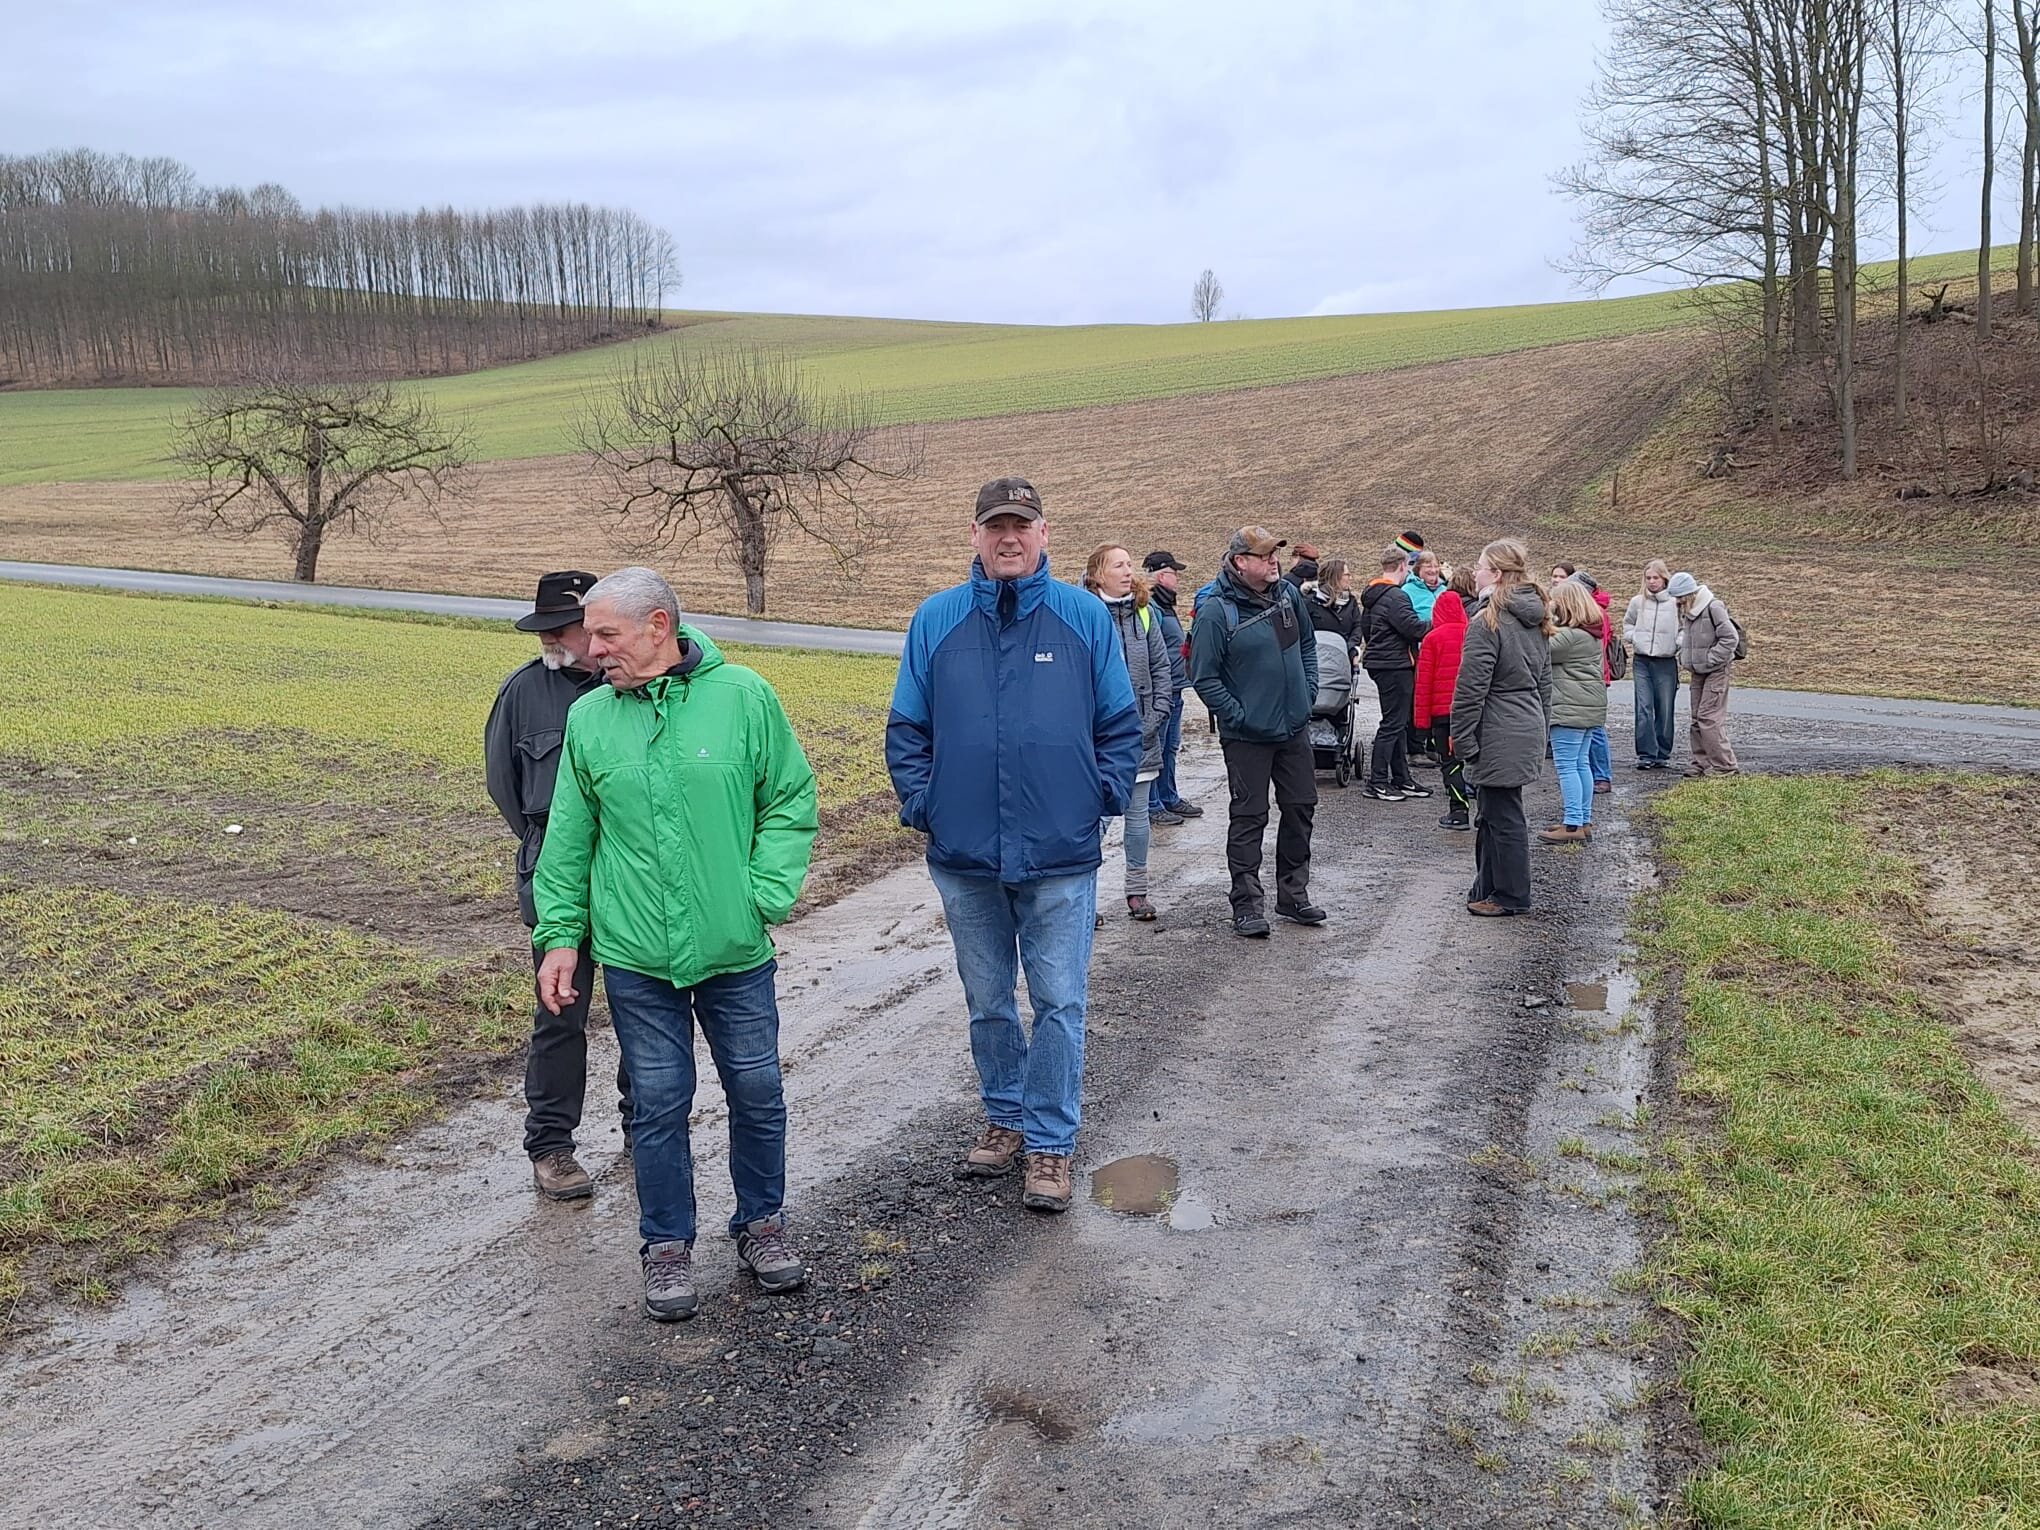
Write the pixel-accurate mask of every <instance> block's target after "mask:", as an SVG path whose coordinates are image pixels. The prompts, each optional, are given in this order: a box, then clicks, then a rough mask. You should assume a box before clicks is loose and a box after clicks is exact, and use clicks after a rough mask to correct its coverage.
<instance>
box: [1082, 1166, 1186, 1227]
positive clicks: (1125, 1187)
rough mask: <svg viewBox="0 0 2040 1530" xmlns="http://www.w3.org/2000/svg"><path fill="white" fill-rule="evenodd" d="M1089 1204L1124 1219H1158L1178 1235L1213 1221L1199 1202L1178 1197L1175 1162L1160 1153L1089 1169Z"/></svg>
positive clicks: (1183, 1196)
mask: <svg viewBox="0 0 2040 1530" xmlns="http://www.w3.org/2000/svg"><path fill="white" fill-rule="evenodd" d="M1091 1200H1092V1201H1093V1202H1094V1203H1095V1204H1097V1205H1100V1206H1103V1207H1104V1208H1105V1209H1106V1210H1107V1211H1114V1212H1117V1213H1119V1215H1121V1216H1125V1217H1160V1218H1162V1219H1163V1220H1164V1221H1166V1222H1167V1223H1168V1225H1169V1226H1170V1227H1173V1228H1175V1229H1176V1230H1177V1231H1179V1232H1202V1231H1204V1230H1205V1229H1206V1228H1208V1227H1210V1226H1212V1225H1213V1223H1214V1222H1215V1221H1216V1220H1217V1219H1216V1217H1215V1216H1214V1215H1213V1213H1212V1209H1211V1207H1210V1206H1208V1205H1207V1204H1205V1203H1204V1202H1203V1201H1200V1200H1198V1199H1196V1198H1195V1197H1194V1196H1185V1195H1180V1194H1178V1192H1177V1166H1176V1160H1175V1159H1173V1158H1166V1157H1164V1156H1163V1155H1161V1154H1160V1153H1137V1154H1135V1155H1134V1156H1133V1157H1131V1158H1119V1159H1114V1160H1113V1161H1112V1162H1111V1163H1108V1164H1102V1165H1100V1166H1099V1167H1098V1168H1096V1169H1093V1170H1092V1171H1091Z"/></svg>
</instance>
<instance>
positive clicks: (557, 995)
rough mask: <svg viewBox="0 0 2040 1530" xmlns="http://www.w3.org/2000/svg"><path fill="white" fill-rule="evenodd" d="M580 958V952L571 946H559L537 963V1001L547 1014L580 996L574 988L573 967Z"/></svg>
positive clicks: (556, 1012) (560, 1008)
mask: <svg viewBox="0 0 2040 1530" xmlns="http://www.w3.org/2000/svg"><path fill="white" fill-rule="evenodd" d="M580 960H581V953H580V952H578V951H576V950H575V949H574V948H573V947H571V946H561V947H560V948H559V949H558V950H557V951H548V952H546V953H545V960H544V961H542V962H540V963H539V964H538V1002H539V1003H541V1004H543V1005H544V1006H545V1007H546V1012H547V1013H548V1014H553V1015H557V1014H558V1013H559V1012H560V1011H561V1010H563V1009H565V1008H566V1007H567V1006H568V1005H569V1004H571V1003H573V1002H574V1001H575V1000H576V999H578V998H580V997H581V995H580V994H579V993H578V992H577V991H576V990H575V988H574V968H575V967H576V966H577V965H579V963H580Z"/></svg>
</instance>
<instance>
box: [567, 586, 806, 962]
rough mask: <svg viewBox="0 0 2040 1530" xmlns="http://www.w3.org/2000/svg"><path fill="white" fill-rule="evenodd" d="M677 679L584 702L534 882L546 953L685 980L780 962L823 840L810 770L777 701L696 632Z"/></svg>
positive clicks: (578, 706)
mask: <svg viewBox="0 0 2040 1530" xmlns="http://www.w3.org/2000/svg"><path fill="white" fill-rule="evenodd" d="M680 632H681V636H682V637H683V638H684V639H685V640H686V642H687V644H688V645H689V647H690V648H692V649H694V650H695V651H697V652H698V653H699V655H700V657H699V660H698V662H696V663H695V664H694V665H693V667H692V668H691V669H689V670H687V671H686V672H685V673H684V674H679V675H661V676H659V677H658V678H657V679H655V680H652V681H651V682H650V683H648V684H646V685H644V686H642V687H640V688H639V689H636V690H631V691H618V690H615V689H613V688H611V687H608V686H605V687H604V688H603V689H601V690H599V691H592V692H590V693H589V694H588V695H586V696H583V697H582V698H581V699H580V700H579V701H577V702H575V703H574V705H573V707H572V709H571V710H570V711H569V712H568V713H567V738H566V744H565V748H564V752H563V755H562V758H561V761H560V771H559V779H558V781H557V782H556V783H555V785H554V788H553V799H552V815H551V818H550V821H549V822H548V823H547V825H546V834H545V849H544V851H543V852H541V854H540V855H539V858H538V875H537V876H536V877H535V878H534V880H533V891H534V893H535V894H536V896H537V901H538V929H537V931H536V932H535V934H534V935H533V937H532V938H533V941H534V943H535V944H536V945H537V947H538V948H539V950H541V951H556V950H559V949H560V948H561V947H565V946H570V947H578V946H580V945H581V944H582V942H583V941H584V940H585V939H586V938H587V937H588V936H589V934H590V933H591V932H592V934H593V937H594V953H595V960H596V961H598V962H601V963H603V964H604V965H605V966H612V967H622V968H624V969H625V970H627V971H630V972H638V973H643V974H644V975H645V976H647V977H655V978H663V979H664V980H665V981H667V982H669V983H671V984H673V986H674V987H676V988H692V987H693V986H694V985H695V984H697V983H700V982H702V981H703V980H704V979H707V978H712V977H719V976H721V975H723V974H724V973H730V972H748V971H750V970H751V969H752V968H753V967H759V966H762V965H764V963H766V962H767V961H769V960H771V958H772V938H771V936H769V935H768V934H767V933H766V926H768V925H774V924H780V923H782V922H784V921H785V919H786V917H787V916H788V915H789V914H791V913H792V912H793V905H794V900H795V899H797V898H798V897H799V896H800V889H801V884H802V883H803V882H804V881H806V879H807V870H808V855H809V852H810V851H811V850H812V848H813V845H814V838H815V829H816V819H815V776H814V772H813V771H812V770H810V769H809V768H808V762H807V756H806V755H805V754H803V753H802V752H801V747H800V741H799V740H798V739H797V738H795V737H794V735H793V725H792V724H791V723H789V722H788V721H787V719H786V711H785V709H784V708H783V707H781V706H780V704H779V697H778V696H777V695H775V694H774V692H773V690H772V687H771V686H770V685H768V684H766V683H765V681H764V679H763V678H761V677H760V676H759V675H757V674H755V673H753V672H752V671H751V670H748V669H745V668H743V667H742V666H740V665H736V664H729V663H725V662H724V660H723V656H722V654H721V653H720V652H719V651H718V650H717V649H716V646H715V645H714V644H713V643H711V642H710V641H709V640H708V639H707V638H706V637H704V636H703V635H702V634H701V633H699V632H697V631H696V630H695V629H694V628H692V627H688V626H682V627H681V629H680Z"/></svg>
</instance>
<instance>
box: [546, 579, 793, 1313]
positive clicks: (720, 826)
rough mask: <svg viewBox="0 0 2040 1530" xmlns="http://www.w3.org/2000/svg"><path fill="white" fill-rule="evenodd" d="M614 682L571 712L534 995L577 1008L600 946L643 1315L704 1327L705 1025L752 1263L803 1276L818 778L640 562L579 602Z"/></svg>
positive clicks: (784, 1276)
mask: <svg viewBox="0 0 2040 1530" xmlns="http://www.w3.org/2000/svg"><path fill="white" fill-rule="evenodd" d="M582 610H583V615H582V625H583V628H584V630H585V631H586V633H587V636H588V640H589V641H588V656H589V657H590V658H591V659H592V660H594V661H595V662H596V663H597V664H598V665H599V666H600V667H601V669H602V673H603V675H604V677H605V678H606V679H607V680H608V681H609V685H608V687H607V688H606V689H604V690H598V691H592V692H590V693H589V694H588V695H586V696H584V697H582V698H581V699H580V700H579V701H577V702H575V703H574V705H573V707H572V708H571V709H570V710H569V711H568V713H567V737H566V742H565V745H564V746H563V749H562V755H561V760H560V770H559V779H558V782H557V784H556V785H555V787H554V789H553V799H552V816H551V819H550V822H549V823H548V824H547V827H546V835H545V849H544V850H543V852H541V854H540V856H539V860H538V873H537V876H536V877H535V878H534V879H533V892H534V895H535V897H536V900H537V904H538V927H537V929H536V931H535V932H534V933H533V936H532V939H533V942H534V944H535V945H536V946H537V948H538V949H539V950H540V951H542V952H544V953H545V955H544V959H543V960H542V961H541V962H540V964H539V971H538V992H539V999H540V1001H541V1002H542V1003H544V1004H545V1006H546V1007H547V1008H548V1009H551V1010H554V1011H555V1012H557V1011H558V1010H559V1009H560V1008H561V1007H562V1006H564V1005H568V1004H571V1003H573V1002H574V1000H575V999H576V997H577V996H578V995H577V994H576V992H575V980H574V965H575V955H576V952H577V951H578V950H579V949H580V947H581V945H582V944H583V942H584V941H588V940H591V939H592V942H593V950H594V955H595V960H596V961H598V962H600V963H601V964H602V981H603V986H604V987H605V988H606V989H607V990H608V993H609V1011H610V1016H611V1018H612V1019H613V1020H614V1021H615V1024H616V1039H617V1042H618V1044H619V1045H620V1046H621V1047H622V1049H623V1057H624V1063H625V1065H626V1066H627V1067H628V1068H629V1070H630V1077H631V1092H632V1101H633V1107H634V1108H633V1122H634V1124H633V1132H634V1138H635V1149H634V1154H633V1156H634V1159H635V1162H636V1167H637V1190H638V1209H639V1218H638V1227H639V1232H640V1233H641V1234H642V1236H643V1238H644V1249H643V1259H644V1272H645V1312H646V1315H647V1316H649V1317H653V1318H657V1319H659V1320H661V1321H671V1320H673V1319H677V1318H687V1317H692V1316H693V1315H694V1312H695V1308H696V1306H697V1304H698V1298H697V1296H696V1294H695V1290H694V1273H693V1249H694V1233H695V1210H694V1164H693V1158H692V1156H691V1153H690V1149H689V1142H688V1132H687V1118H688V1115H689V1113H690V1112H691V1111H692V1110H693V1107H694V1081H695V1072H694V1026H695V1024H696V1023H697V1022H698V1023H699V1024H700V1026H701V1030H702V1034H703V1035H704V1036H706V1037H707V1039H708V1050H709V1055H710V1056H711V1057H712V1058H713V1059H714V1060H715V1067H716V1072H717V1073H718V1074H720V1075H721V1077H722V1083H723V1092H724V1094H725V1096H726V1097H727V1099H728V1102H729V1117H730V1179H731V1182H732V1183H733V1184H734V1186H735V1188H736V1198H737V1208H736V1215H735V1216H734V1217H733V1218H732V1219H731V1222H730V1236H731V1237H733V1238H734V1239H736V1242H737V1258H738V1260H739V1261H740V1262H741V1263H742V1264H743V1265H744V1267H745V1268H746V1269H748V1270H750V1271H751V1272H752V1274H753V1275H755V1276H756V1277H757V1279H758V1283H759V1285H760V1286H761V1287H762V1288H763V1289H764V1290H766V1291H791V1290H793V1289H795V1288H796V1287H798V1286H800V1285H801V1284H803V1283H804V1282H805V1281H806V1279H807V1272H806V1269H805V1268H804V1267H803V1266H802V1264H801V1262H800V1258H799V1256H798V1255H797V1254H795V1253H794V1251H793V1248H792V1245H791V1244H790V1243H789V1242H788V1240H787V1233H786V1212H785V1195H786V1095H785V1091H784V1089H783V1088H782V1086H781V1082H780V1072H779V1008H778V1003H777V1001H776V998H775V996H774V993H773V984H772V979H773V973H774V971H775V970H776V964H775V962H774V960H773V945H772V938H771V936H770V935H769V934H767V933H766V932H767V928H768V927H769V926H771V925H775V924H780V923H783V922H784V921H785V920H786V918H787V916H788V915H789V914H791V913H792V912H793V905H794V901H795V900H796V899H797V898H798V897H799V896H800V889H801V884H802V883H803V882H804V881H805V880H806V879H807V870H808V856H809V853H810V851H811V850H812V849H813V845H814V837H815V828H816V819H815V777H814V772H813V771H812V770H810V769H809V768H808V762H807V756H806V755H805V754H804V753H802V751H801V747H800V741H799V740H798V739H796V738H795V737H794V734H793V727H792V724H790V723H789V722H788V721H787V718H786V711H785V709H784V708H783V707H782V706H781V705H780V704H779V698H778V696H776V695H775V694H774V693H773V690H772V687H771V686H770V685H768V684H766V683H765V681H764V680H763V679H761V678H760V677H759V676H758V675H757V674H755V673H753V672H752V671H751V670H748V669H744V668H742V667H741V666H739V665H735V664H729V663H726V662H725V661H724V659H723V656H722V655H721V653H719V652H718V651H717V650H716V647H715V645H714V644H713V643H711V642H710V641H709V640H708V639H707V638H706V637H705V636H703V635H702V634H701V633H700V632H698V631H696V630H695V629H694V628H692V627H687V626H683V625H682V624H681V621H680V602H679V600H678V599H677V598H676V597H675V596H674V594H673V589H672V586H670V585H669V584H667V583H666V581H665V580H664V579H662V578H661V577H660V576H659V575H658V574H657V573H655V572H653V571H652V570H651V569H648V568H626V569H620V570H618V571H617V572H616V573H614V574H611V575H609V576H608V577H607V578H606V579H603V580H601V581H600V582H598V583H597V584H596V585H595V587H594V588H593V589H591V590H589V591H588V593H587V596H586V597H585V599H584V600H583V602H582Z"/></svg>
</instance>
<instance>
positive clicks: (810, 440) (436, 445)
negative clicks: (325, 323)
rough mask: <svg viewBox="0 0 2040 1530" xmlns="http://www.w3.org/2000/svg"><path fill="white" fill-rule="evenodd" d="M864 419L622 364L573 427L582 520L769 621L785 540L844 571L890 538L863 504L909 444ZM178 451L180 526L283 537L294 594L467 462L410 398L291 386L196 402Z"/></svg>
mask: <svg viewBox="0 0 2040 1530" xmlns="http://www.w3.org/2000/svg"><path fill="white" fill-rule="evenodd" d="M877 418H878V416H877V407H876V404H875V402H874V401H873V400H871V399H870V398H868V397H864V396H861V395H858V394H854V393H847V392H836V391H832V390H830V389H828V388H826V387H824V386H823V385H821V384H820V383H819V382H818V381H817V380H816V379H815V378H814V377H813V376H812V374H810V373H809V372H808V371H807V370H806V369H805V368H803V367H802V366H801V364H800V363H799V361H798V360H797V359H796V358H795V357H793V356H791V355H790V354H785V353H781V352H778V351H774V350H770V349H766V348H760V347H733V348H712V349H690V348H687V347H685V346H683V345H680V344H677V343H676V344H672V345H669V346H665V347H661V348H659V349H656V350H651V351H646V350H645V349H643V348H641V347H631V348H629V349H628V350H627V351H626V353H625V354H624V357H623V359H621V360H620V361H619V363H618V364H617V366H616V367H614V368H613V369H612V370H611V373H610V375H609V377H608V378H607V380H606V381H605V382H604V383H603V384H601V385H599V386H597V387H595V388H592V389H591V390H590V391H589V392H588V394H587V395H586V396H585V397H584V399H583V400H582V406H581V408H580V410H579V412H578V414H577V416H576V420H575V434H576V437H577V439H578V442H579V444H580V446H581V449H582V451H583V452H585V453H586V455H587V465H588V469H589V475H590V492H589V494H588V496H587V500H586V503H585V506H584V508H585V509H586V511H587V512H588V514H589V515H590V517H591V518H592V520H593V522H594V524H595V525H597V526H599V527H600V529H601V530H602V531H603V532H604V533H606V535H607V537H608V540H609V541H610V543H611V544H612V545H614V546H615V547H617V548H619V549H620V550H622V551H624V552H626V553H628V554H630V555H631V556H633V557H638V558H646V557H652V556H656V555H659V554H686V555H692V554H697V553H706V554H708V555H709V556H710V557H711V559H712V560H713V561H714V562H715V564H716V565H717V566H719V567H722V568H726V569H728V570H730V571H731V572H733V573H734V574H736V575H737V576H738V577H740V578H741V579H742V580H743V582H744V606H745V609H746V610H747V611H748V612H749V613H750V614H751V615H753V616H762V615H764V614H765V591H766V577H767V575H768V573H769V571H770V568H771V564H772V560H773V556H774V554H775V553H776V552H777V551H778V549H779V548H780V546H781V544H782V543H783V542H785V541H787V540H788V539H793V540H798V541H803V542H807V543H810V544H812V545H814V546H817V547H819V548H821V549H822V550H823V551H825V552H826V553H827V554H828V555H829V556H831V557H832V558H833V559H834V560H835V561H836V562H837V563H838V565H839V566H841V567H843V568H846V569H851V568H855V567H856V566H857V565H858V564H859V563H861V562H862V560H863V559H864V558H865V557H866V556H868V555H869V554H871V553H873V552H876V551H879V550H881V549H883V548H884V547H886V546H888V545H889V544H890V543H891V542H892V540H893V539H894V538H895V537H896V535H897V533H898V530H899V522H898V516H897V513H896V510H895V508H894V507H893V506H892V505H891V504H889V503H888V502H887V501H886V500H885V498H884V497H883V496H882V495H875V494H874V492H873V491H874V490H875V489H876V488H878V486H880V485H882V484H883V483H885V482H887V481H890V480H897V479H903V478H910V477H912V476H913V475H914V474H915V473H917V472H918V471H919V469H920V464H921V450H922V448H921V438H920V433H919V432H918V431H917V430H916V429H915V428H914V427H912V426H892V427H889V428H881V427H880V426H879V424H878V423H877ZM177 443H178V444H177V448H176V459H177V461H178V462H179V464H180V465H181V466H182V467H183V468H184V469H185V470H186V473H187V474H188V478H189V483H188V488H187V492H186V494H185V497H184V500H183V502H182V505H181V507H180V511H181V515H182V516H183V517H184V518H186V519H187V521H188V522H189V523H190V524H193V525H195V526H196V527H197V528H198V529H200V530H203V531H208V532H214V533H222V534H227V535H233V536H240V537H252V536H255V535H258V534H262V533H269V534H274V535H276V536H278V537H280V538H281V539H282V540H283V542H284V544H285V545H286V546H287V547H288V548H289V549H290V554H291V562H292V573H293V576H294V577H295V578H297V579H300V580H303V581H305V582H307V583H309V582H311V581H313V580H315V579H316V578H317V577H318V567H319V555H320V553H321V551H322V550H323V549H324V547H325V544H326V542H327V540H328V538H330V537H335V536H342V535H350V534H351V535H356V536H361V537H364V538H366V539H367V540H369V541H371V542H374V541H376V540H378V539H380V537H381V536H382V535H383V533H384V532H386V531H388V530H391V529H392V528H393V527H394V526H395V525H396V524H397V523H399V522H400V521H402V520H404V519H407V518H417V517H423V518H425V519H427V520H436V519H437V515H438V507H439V505H440V503H441V501H442V500H444V499H445V498H446V497H447V496H449V495H457V494H460V493H462V492H464V490H465V488H466V486H467V477H466V469H467V467H468V463H469V459H470V458H471V456H472V443H471V440H470V438H469V435H468V432H467V429H466V427H465V426H464V425H463V424H462V423H460V422H458V421H448V420H443V419H441V418H440V417H439V415H438V414H437V413H436V412H435V411H434V410H433V409H432V407H431V406H430V405H429V404H428V403H427V402H426V401H425V400H423V399H422V398H420V397H418V396H416V394H415V392H412V393H405V392H400V391H399V390H397V389H395V388H393V387H391V386H390V385H389V384H388V383H373V382H371V383H324V382H320V383H312V382H305V381H302V380H299V379H295V378H289V377H283V378H276V379H272V380H270V381H266V382H262V383H256V384H247V385H241V386H236V387H223V388H217V389H213V390H211V391H209V392H208V393H207V394H205V395H204V396H203V397H202V398H201V400H200V402H199V403H198V405H197V407H195V408H193V409H192V410H190V411H188V412H187V413H186V414H184V415H183V416H181V417H180V418H179V420H178V422H177Z"/></svg>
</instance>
